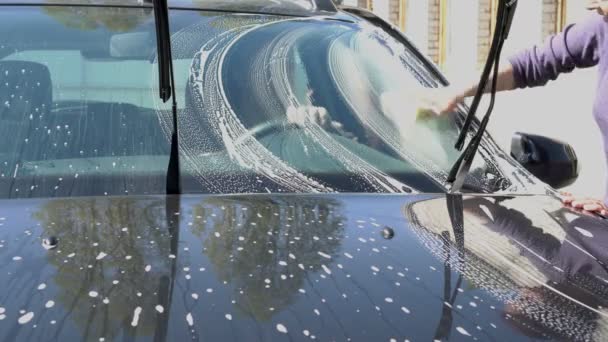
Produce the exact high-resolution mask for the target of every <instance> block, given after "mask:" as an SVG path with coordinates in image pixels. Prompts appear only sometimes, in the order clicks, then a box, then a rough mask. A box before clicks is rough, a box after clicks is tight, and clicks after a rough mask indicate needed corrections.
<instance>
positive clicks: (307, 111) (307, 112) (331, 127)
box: [286, 106, 357, 141]
mask: <svg viewBox="0 0 608 342" xmlns="http://www.w3.org/2000/svg"><path fill="white" fill-rule="evenodd" d="M286 114H287V121H288V122H289V123H292V124H296V125H297V126H298V127H300V128H304V127H305V126H306V123H307V122H308V123H312V124H315V125H318V126H320V127H321V128H322V129H324V130H326V131H333V132H335V133H337V134H340V135H342V136H343V137H346V138H348V139H353V140H355V141H357V137H356V136H355V135H354V134H352V133H350V132H348V131H346V130H345V129H344V125H342V123H340V122H338V121H335V120H332V118H331V116H330V115H329V113H328V112H327V109H325V108H323V107H316V106H302V107H298V108H296V107H289V108H287V113H286Z"/></svg>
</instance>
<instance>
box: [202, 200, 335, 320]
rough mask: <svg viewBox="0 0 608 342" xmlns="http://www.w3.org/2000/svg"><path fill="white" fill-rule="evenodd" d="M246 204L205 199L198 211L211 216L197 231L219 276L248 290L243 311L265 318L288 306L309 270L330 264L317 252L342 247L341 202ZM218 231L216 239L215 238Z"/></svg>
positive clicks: (241, 307)
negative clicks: (326, 263)
mask: <svg viewBox="0 0 608 342" xmlns="http://www.w3.org/2000/svg"><path fill="white" fill-rule="evenodd" d="M248 203H249V205H247V206H246V207H244V206H242V205H241V204H239V203H238V202H230V201H222V202H221V203H215V202H211V200H207V201H205V202H204V203H202V204H200V205H199V206H196V207H194V215H200V216H202V217H207V223H206V224H203V225H199V226H195V227H194V233H195V234H197V235H199V236H200V237H201V238H202V237H203V236H205V240H204V246H205V247H206V248H207V254H208V256H209V260H210V261H211V262H212V263H213V265H214V266H215V272H216V273H217V275H218V278H219V279H221V280H225V281H228V282H230V283H232V285H233V287H234V288H235V289H240V290H242V291H244V296H243V300H241V301H239V305H240V309H241V310H242V311H243V312H245V313H247V314H249V315H252V316H254V317H255V319H256V320H259V321H263V320H268V319H270V317H271V316H272V315H273V314H274V313H275V312H280V311H281V309H282V308H285V307H287V306H289V305H290V304H291V302H292V300H293V297H294V295H295V294H296V293H297V291H298V289H300V288H302V287H303V286H304V283H305V282H306V277H307V272H317V271H319V270H320V269H321V265H322V264H323V263H324V262H327V261H326V260H325V259H324V258H323V257H322V256H320V255H319V254H318V252H323V253H326V254H329V255H331V254H334V253H336V252H337V251H338V249H339V247H340V241H341V240H342V238H343V236H342V235H343V228H342V225H341V223H342V222H343V221H344V218H343V217H342V216H341V213H340V207H339V204H338V202H335V201H333V200H331V199H320V198H314V199H310V200H308V199H307V198H298V199H297V200H287V199H285V200H283V199H277V200H269V199H260V200H252V201H249V202H248ZM222 207H223V208H224V209H223V210H221V208H222ZM245 209H246V210H245ZM212 214H215V215H216V216H215V217H212V216H211V215H212ZM216 233H219V234H220V235H219V237H218V238H215V237H213V236H214V234H216ZM216 236H217V235H216ZM241 248H242V250H241ZM270 251H272V253H271V252H270ZM294 258H295V259H294ZM301 267H305V269H306V270H305V271H304V270H302V269H301ZM268 281H270V284H268V283H267V282H268ZM267 286H268V287H267ZM271 307H272V308H274V312H273V311H270V310H269V308H271Z"/></svg>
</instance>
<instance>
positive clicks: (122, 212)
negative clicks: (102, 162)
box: [34, 199, 170, 341]
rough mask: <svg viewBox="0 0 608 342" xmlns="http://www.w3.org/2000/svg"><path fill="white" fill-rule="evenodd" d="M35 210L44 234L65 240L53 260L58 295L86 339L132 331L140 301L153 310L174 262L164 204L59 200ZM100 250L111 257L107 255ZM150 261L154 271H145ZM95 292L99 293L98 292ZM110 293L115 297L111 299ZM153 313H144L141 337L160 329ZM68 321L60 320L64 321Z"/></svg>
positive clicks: (122, 200) (96, 338) (107, 336)
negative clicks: (171, 257) (163, 280)
mask: <svg viewBox="0 0 608 342" xmlns="http://www.w3.org/2000/svg"><path fill="white" fill-rule="evenodd" d="M34 216H35V218H36V219H38V220H39V221H40V223H41V225H42V226H43V228H44V231H45V235H47V236H55V237H57V238H58V240H59V241H60V248H59V249H60V250H61V253H60V254H59V253H49V256H48V261H49V263H50V264H52V265H54V266H55V267H57V273H56V276H55V277H54V278H53V279H52V281H53V282H54V283H55V284H56V286H57V288H58V295H57V298H56V300H57V301H58V302H59V303H61V306H63V307H64V308H65V310H66V311H67V313H66V314H69V316H70V317H71V318H73V319H74V321H75V323H76V325H77V326H78V327H80V329H81V333H82V336H83V339H85V340H95V341H97V340H98V339H99V337H100V336H104V337H105V338H106V340H112V339H113V337H118V336H119V335H120V334H122V333H124V332H125V330H126V332H127V333H129V330H131V329H133V328H132V327H131V325H130V323H131V319H132V316H133V311H134V309H135V308H136V307H138V306H139V307H142V309H143V310H144V311H147V312H153V311H154V307H155V305H156V304H157V296H156V295H153V294H154V293H156V292H157V291H158V284H159V279H160V277H162V276H167V275H168V273H169V267H170V265H169V264H170V259H169V258H168V257H167V256H168V255H169V253H170V252H169V239H167V232H166V231H163V230H158V229H155V227H163V226H164V202H162V201H157V200H152V201H147V202H146V201H135V200H133V199H112V200H107V199H102V200H98V199H79V200H54V201H50V202H47V203H46V204H45V205H44V206H43V207H42V208H41V209H40V210H39V211H38V212H36V213H35V214H34ZM123 228H126V231H123ZM151 241H154V243H151ZM100 253H104V254H107V255H106V256H105V257H103V258H101V259H100V256H101V255H103V254H100ZM66 260H67V262H65V261H66ZM147 264H151V269H150V271H149V272H146V271H145V268H146V265H147ZM89 265H91V266H92V267H90V268H89ZM114 281H118V283H116V284H115V283H114ZM90 291H95V292H97V293H98V296H97V297H94V298H93V297H91V296H90V295H89V292H90ZM138 293H141V294H142V295H141V297H140V296H138ZM105 298H108V300H109V303H107V304H104V299H105ZM64 317H67V316H64ZM153 318H154V317H153V316H152V315H143V316H142V318H141V320H140V322H139V324H138V327H137V334H138V335H149V334H151V333H152V332H153V331H154V330H155V323H156V322H155V321H154V319H153ZM63 319H65V318H63ZM64 323H65V322H64V321H62V319H61V318H59V319H57V325H58V326H61V325H62V324H64ZM57 331H58V332H60V331H61V329H58V330H57ZM131 332H132V333H134V331H131ZM113 335H115V336H113Z"/></svg>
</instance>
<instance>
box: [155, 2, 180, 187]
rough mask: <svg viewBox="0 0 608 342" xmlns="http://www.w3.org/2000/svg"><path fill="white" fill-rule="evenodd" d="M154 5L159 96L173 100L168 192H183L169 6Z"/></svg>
mask: <svg viewBox="0 0 608 342" xmlns="http://www.w3.org/2000/svg"><path fill="white" fill-rule="evenodd" d="M148 2H152V4H153V6H154V21H155V26H156V43H157V53H158V82H159V96H160V98H161V100H162V101H163V102H167V101H169V99H171V100H172V103H171V114H172V119H173V131H172V132H171V152H170V155H169V166H168V168H167V185H166V187H167V190H166V191H167V194H169V195H177V194H180V193H181V190H182V189H181V181H180V167H179V139H178V129H177V100H176V98H175V79H174V77H173V58H172V55H171V33H170V30H169V7H168V6H167V0H148Z"/></svg>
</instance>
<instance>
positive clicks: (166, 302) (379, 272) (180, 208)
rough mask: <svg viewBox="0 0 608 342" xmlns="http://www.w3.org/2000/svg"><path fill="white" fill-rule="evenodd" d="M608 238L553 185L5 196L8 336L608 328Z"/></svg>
mask: <svg viewBox="0 0 608 342" xmlns="http://www.w3.org/2000/svg"><path fill="white" fill-rule="evenodd" d="M45 239H47V240H49V239H50V240H53V239H56V240H57V241H56V244H53V241H51V244H50V245H49V244H48V243H43V240H45ZM607 244H608V225H607V224H606V223H605V222H604V221H602V220H600V219H597V218H594V217H590V216H585V215H583V214H581V213H576V212H573V211H571V210H569V209H565V208H562V206H561V204H560V203H559V202H558V201H557V200H555V199H553V198H550V197H546V196H519V197H497V196H465V197H464V198H462V197H460V196H452V195H404V196H401V195H280V196H279V195H267V196H266V195H255V196H252V195H248V196H245V195H241V196H181V197H179V196H178V197H165V196H157V197H155V196H151V197H95V198H73V199H38V200H36V199H30V200H4V201H0V274H1V276H0V289H1V290H0V340H3V341H16V340H28V341H37V340H45V341H46V340H49V339H51V340H55V339H56V340H91V341H93V340H94V341H104V340H105V341H110V340H122V339H125V340H155V341H163V340H170V341H186V340H192V339H194V340H290V339H291V340H308V339H311V338H316V339H319V340H349V339H350V340H367V341H383V340H384V341H387V340H389V339H391V338H395V339H399V340H403V339H410V340H431V339H439V340H447V339H450V338H452V339H457V340H460V339H482V340H491V339H500V340H516V339H521V338H524V337H532V338H552V339H566V340H577V339H580V340H590V339H596V340H605V339H606V338H607V337H608V336H607V335H606V334H607V333H606V332H607V331H608V329H607V328H608V326H607V325H606V322H607V320H606V316H607V315H608V311H607V310H606V309H605V308H606V301H608V296H607V295H606V292H607V290H608V286H607V285H606V282H608V274H606V266H605V261H606V260H607V259H608V256H607V251H608V248H606V247H608V246H607ZM53 246H55V248H50V247H53Z"/></svg>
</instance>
